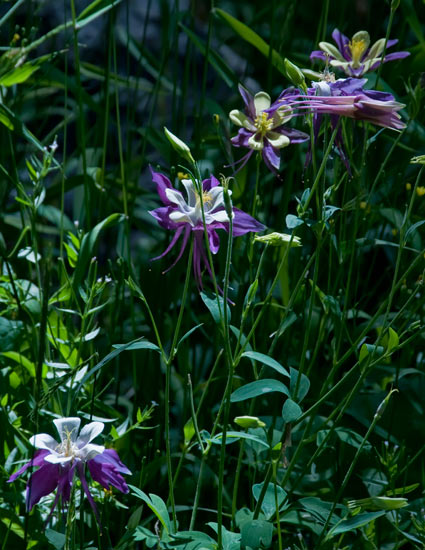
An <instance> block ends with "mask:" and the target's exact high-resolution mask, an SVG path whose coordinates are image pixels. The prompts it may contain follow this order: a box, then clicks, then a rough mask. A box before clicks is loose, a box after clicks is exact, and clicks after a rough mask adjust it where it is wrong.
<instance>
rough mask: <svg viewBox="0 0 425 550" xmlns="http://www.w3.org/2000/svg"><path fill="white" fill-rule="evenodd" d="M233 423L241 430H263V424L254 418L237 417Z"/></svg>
mask: <svg viewBox="0 0 425 550" xmlns="http://www.w3.org/2000/svg"><path fill="white" fill-rule="evenodd" d="M233 422H234V423H235V424H237V425H238V426H240V427H241V428H245V430H247V429H248V428H264V427H265V424H264V422H262V421H261V420H260V419H259V418H257V417H256V416H237V417H236V418H235V419H234V420H233Z"/></svg>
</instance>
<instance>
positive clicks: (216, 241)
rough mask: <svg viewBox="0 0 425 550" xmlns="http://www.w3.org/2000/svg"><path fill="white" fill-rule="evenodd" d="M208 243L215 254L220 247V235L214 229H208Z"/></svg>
mask: <svg viewBox="0 0 425 550" xmlns="http://www.w3.org/2000/svg"><path fill="white" fill-rule="evenodd" d="M208 243H209V245H210V250H211V252H212V253H213V254H217V252H218V250H219V248H220V237H219V236H218V233H217V231H214V229H208Z"/></svg>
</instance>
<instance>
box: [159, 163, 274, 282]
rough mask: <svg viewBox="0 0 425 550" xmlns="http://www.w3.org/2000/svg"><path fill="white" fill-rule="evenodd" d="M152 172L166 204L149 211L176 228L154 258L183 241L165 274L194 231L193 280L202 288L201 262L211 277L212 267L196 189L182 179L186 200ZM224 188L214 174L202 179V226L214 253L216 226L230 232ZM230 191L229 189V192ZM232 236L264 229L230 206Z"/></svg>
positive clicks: (216, 242)
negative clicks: (164, 248) (167, 242)
mask: <svg viewBox="0 0 425 550" xmlns="http://www.w3.org/2000/svg"><path fill="white" fill-rule="evenodd" d="M151 172H152V179H153V181H154V182H155V183H156V187H157V191H158V195H159V196H160V198H161V200H162V202H163V203H164V205H165V206H162V207H160V208H156V209H155V210H151V211H150V212H149V213H150V214H151V215H152V216H153V217H154V218H155V219H156V220H157V221H158V222H159V224H160V225H161V227H164V228H165V229H170V230H173V231H175V233H174V236H173V238H172V239H171V242H170V244H169V245H168V247H167V248H166V250H165V251H164V252H163V253H162V254H160V255H159V256H157V257H156V258H153V260H158V259H159V258H162V257H163V256H165V255H166V254H168V253H169V252H170V250H171V249H172V248H173V247H174V246H175V245H176V244H177V241H178V240H179V238H180V237H182V239H183V240H182V244H181V248H180V251H179V253H178V255H177V258H176V259H175V261H174V262H173V264H172V265H171V266H170V267H169V268H168V269H167V270H165V271H164V273H166V272H167V271H169V270H170V269H171V268H172V267H174V266H175V265H176V263H177V262H178V261H179V260H180V258H181V257H182V255H183V252H184V250H185V248H186V245H187V243H188V240H189V237H190V235H191V234H192V233H193V239H194V243H193V246H194V247H193V270H194V274H195V280H196V282H197V285H198V287H199V288H200V289H202V276H201V264H202V263H203V264H204V266H205V268H206V269H207V271H208V273H209V275H210V277H212V272H211V266H210V264H209V261H208V257H207V253H206V251H205V247H204V225H203V219H202V207H201V200H200V197H199V193H198V190H197V189H196V187H195V184H194V182H193V181H192V180H190V179H183V180H182V184H183V186H184V188H185V190H186V195H187V199H185V197H184V196H183V194H182V193H181V192H180V191H178V190H177V189H174V187H173V186H172V185H171V182H170V180H169V179H168V178H167V177H166V176H164V175H163V174H160V173H159V172H154V171H153V170H152V169H151ZM223 192H224V189H223V187H221V186H220V183H219V181H218V180H217V178H215V177H214V176H211V177H210V178H208V179H206V180H204V181H203V182H202V203H203V208H204V216H205V225H206V230H207V234H208V243H209V247H210V250H211V252H212V253H213V254H216V253H217V252H218V250H219V248H220V238H219V235H218V233H217V230H218V229H224V230H225V231H227V232H228V231H229V217H228V215H227V212H226V209H225V205H224V195H223ZM230 193H231V191H229V194H230ZM232 212H233V218H232V222H233V236H234V237H239V236H240V235H245V233H248V232H250V231H251V232H258V231H263V230H264V229H265V227H264V225H263V224H261V223H260V222H258V221H257V220H255V219H254V218H252V217H251V216H250V215H249V214H246V213H245V212H242V210H239V209H238V208H233V207H232Z"/></svg>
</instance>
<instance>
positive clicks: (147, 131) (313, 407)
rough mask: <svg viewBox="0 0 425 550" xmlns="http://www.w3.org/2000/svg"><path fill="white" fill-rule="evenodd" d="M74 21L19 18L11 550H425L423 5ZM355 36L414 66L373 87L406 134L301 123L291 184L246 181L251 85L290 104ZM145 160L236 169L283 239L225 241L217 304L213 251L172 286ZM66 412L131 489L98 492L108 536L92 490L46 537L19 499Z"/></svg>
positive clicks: (2, 459) (7, 123)
mask: <svg viewBox="0 0 425 550" xmlns="http://www.w3.org/2000/svg"><path fill="white" fill-rule="evenodd" d="M54 4H55V5H54V6H53V3H49V2H43V1H41V0H40V1H35V0H17V1H15V2H2V3H1V5H0V31H1V36H2V46H3V47H2V48H1V51H2V55H1V57H0V93H1V101H0V405H1V408H0V421H1V438H0V464H1V468H0V476H1V485H0V520H1V521H0V548H1V549H2V550H4V549H8V548H13V549H15V548H16V549H20V548H39V549H48V548H49V549H50V548H51V549H53V548H56V549H57V550H60V549H62V548H65V549H71V548H72V549H74V548H75V549H76V548H79V549H80V548H81V549H82V548H85V549H87V550H88V549H95V548H97V549H99V550H100V549H112V548H115V549H117V550H125V549H145V548H161V549H169V548H177V549H180V550H183V549H188V550H205V549H208V550H213V549H215V548H218V549H219V550H239V549H241V550H257V549H261V548H279V549H280V550H282V549H283V548H285V549H286V548H288V549H289V548H290V549H300V550H301V549H302V550H304V549H307V548H308V549H313V548H320V549H323V550H326V549H335V550H336V549H341V550H342V549H363V548H364V549H367V550H369V549H379V550H396V549H401V548H406V549H407V548H415V549H420V548H423V547H424V545H425V515H424V509H425V498H424V495H423V489H424V475H425V474H424V468H423V453H424V451H425V439H424V433H425V405H424V399H423V396H424V391H425V381H424V374H425V355H424V352H423V345H424V336H423V334H424V328H425V294H424V290H423V281H424V262H425V238H424V230H425V202H424V201H425V181H424V179H423V170H424V164H425V160H424V158H423V157H422V158H420V157H419V158H416V160H415V159H414V161H413V162H412V158H414V157H418V155H421V154H423V153H425V147H424V144H425V115H424V111H423V101H422V99H423V95H424V93H425V82H424V73H421V71H422V70H423V67H424V66H425V29H424V26H423V24H422V23H421V21H423V20H424V16H425V13H424V4H423V2H419V0H416V1H415V0H401V1H400V2H397V1H395V0H393V1H392V2H387V1H383V0H379V1H378V0H364V1H360V0H358V1H356V2H347V1H345V0H340V1H338V2H336V1H335V0H333V1H331V0H327V1H323V2H317V1H315V0H299V1H298V2H297V1H295V0H285V1H283V0H282V1H279V0H270V1H268V2H256V1H254V0H252V1H250V0H247V1H246V2H236V1H231V0H229V1H224V0H223V1H217V2H212V4H213V5H211V4H210V2H206V1H205V2H204V1H199V2H198V1H194V2H191V3H189V2H183V1H181V0H180V1H179V0H175V1H166V0H161V1H160V0H153V1H152V0H145V1H143V2H135V1H133V2H132V1H131V0H121V1H120V0H115V1H113V0H96V1H94V2H92V3H89V2H79V3H78V2H75V4H74V0H69V2H68V0H66V1H64V2H63V3H62V2H59V3H56V2H55V3H54ZM59 4H60V5H59ZM189 4H190V5H189ZM336 27H337V28H339V29H340V30H341V31H342V32H344V33H345V34H347V35H348V36H350V37H351V36H352V35H353V34H354V33H355V32H357V31H359V30H367V31H368V32H369V34H370V36H371V39H372V42H374V41H375V40H378V39H379V38H383V37H385V36H386V38H387V39H388V38H398V39H399V43H398V44H397V45H396V46H395V47H394V48H393V49H394V50H399V51H400V50H404V51H408V52H410V56H409V57H406V58H405V59H400V60H397V61H393V62H391V63H388V64H385V65H382V66H380V67H379V68H378V69H377V70H375V71H372V72H369V73H368V74H366V75H365V78H367V84H366V87H367V88H368V89H374V88H376V89H378V90H381V91H384V92H390V93H392V94H393V95H394V96H395V98H396V100H397V101H400V102H402V103H403V104H404V105H405V107H404V108H403V109H402V110H401V111H400V114H401V117H402V119H403V121H404V122H405V123H406V127H405V128H404V129H402V130H401V131H399V132H397V131H394V130H391V129H387V128H380V127H379V126H376V125H372V124H369V123H366V122H363V121H361V120H359V121H354V120H353V119H351V118H343V117H341V119H340V120H339V122H338V125H337V129H336V130H333V127H332V125H331V123H330V122H329V118H328V117H327V116H326V115H325V116H324V123H323V124H322V126H321V129H320V133H319V135H318V136H316V138H317V139H314V132H313V130H312V128H311V125H312V117H311V116H310V115H307V116H306V117H301V116H300V117H294V120H295V119H296V120H295V122H294V120H293V121H291V124H292V126H293V127H296V128H297V129H298V130H300V131H304V132H306V133H307V134H308V135H309V136H311V137H312V138H313V139H312V140H311V141H310V142H304V143H300V144H291V145H289V146H288V147H285V148H283V149H282V150H281V164H280V171H279V173H278V174H274V173H273V172H271V171H269V170H268V169H267V167H266V165H265V164H264V163H263V162H262V157H261V155H260V154H258V155H257V154H253V155H252V157H251V158H250V159H249V161H248V162H247V164H246V165H245V166H244V167H243V168H242V169H241V170H239V171H238V172H237V173H235V171H234V169H233V168H232V166H233V163H234V162H235V161H236V160H237V159H240V158H241V157H242V156H243V154H245V153H246V152H247V151H246V150H244V149H237V148H234V147H232V145H231V142H230V137H232V136H234V135H235V134H236V132H237V130H238V128H236V127H235V126H234V125H232V124H231V122H230V120H229V117H228V114H229V112H230V111H231V110H232V109H240V110H242V109H243V104H242V99H241V97H240V95H239V93H238V83H242V84H243V85H244V86H245V87H246V88H248V89H249V90H250V91H251V92H252V93H255V92H258V91H259V90H266V91H267V92H268V93H269V94H270V96H271V97H272V100H274V99H276V98H277V96H278V95H279V94H280V92H281V91H282V90H283V89H284V88H288V87H289V86H291V85H292V84H294V83H295V84H297V85H300V83H302V79H303V77H301V76H300V75H299V74H298V72H297V70H296V68H293V69H292V72H291V69H290V67H289V69H288V62H286V63H285V60H290V61H291V62H292V63H294V64H295V65H296V66H297V67H301V68H302V69H314V70H315V71H317V70H319V64H317V63H316V64H314V65H312V63H311V62H310V60H309V55H310V52H311V51H312V50H315V49H317V47H318V43H319V42H321V41H324V40H326V41H331V33H332V31H333V29H334V28H336ZM391 51H392V50H391ZM322 69H323V67H320V70H322ZM288 71H289V72H288ZM297 74H298V76H299V78H300V82H293V80H294V78H297ZM306 75H307V76H306V78H307V83H308V85H310V80H309V73H308V72H307V73H306ZM338 76H343V75H342V74H340V73H338V74H337V77H338ZM288 77H289V78H288ZM290 79H292V82H291V80H290ZM164 126H166V127H167V128H169V129H170V131H171V132H173V134H174V135H176V136H178V138H180V139H181V140H183V142H184V143H187V144H188V146H189V147H190V154H188V153H187V152H186V153H184V154H183V155H180V154H179V151H178V150H175V148H173V147H172V146H171V144H170V141H169V140H168V139H167V137H166V135H165V134H164V132H163V127H164ZM337 132H341V135H342V136H343V141H344V144H345V152H346V154H347V158H348V162H349V166H350V171H348V170H347V167H346V165H345V163H344V162H343V159H342V158H341V156H340V154H339V151H338V150H337V148H335V147H334V145H335V143H336V141H335V140H337V139H338V138H337ZM338 135H339V134H338ZM177 149H178V147H177ZM310 152H311V153H312V154H311V157H312V159H311V162H306V157H308V156H309V154H310ZM191 155H193V158H194V159H195V161H196V162H195V163H192V160H191V159H192V157H191ZM149 166H151V168H152V169H154V170H155V171H158V172H161V173H163V174H165V175H167V176H168V177H169V178H170V180H171V182H172V183H173V185H175V187H176V188H177V189H180V190H182V189H183V188H182V184H181V180H182V179H184V178H185V177H189V176H190V175H192V174H194V176H193V177H194V180H195V183H197V184H199V181H200V180H201V179H202V178H207V177H209V176H210V175H211V174H215V176H216V177H217V178H218V177H219V175H220V174H224V176H226V178H229V179H222V180H221V182H222V183H223V185H224V187H225V188H226V186H227V185H228V186H229V189H230V190H231V192H232V194H231V201H232V204H233V206H234V207H236V208H240V209H242V210H243V211H245V212H249V213H251V214H252V215H253V216H254V217H255V218H256V219H257V220H259V221H260V222H261V223H263V224H264V225H265V226H267V230H266V231H265V232H264V233H262V235H267V234H269V233H271V232H279V233H281V234H282V233H285V234H287V239H289V240H286V241H285V242H282V241H279V242H270V241H269V242H267V240H266V241H261V238H260V239H255V233H253V232H251V233H247V234H246V235H243V236H239V237H237V238H235V239H232V238H231V236H230V237H229V231H230V233H231V226H232V224H230V229H229V228H228V229H227V230H226V231H224V230H219V231H218V233H219V237H220V244H221V246H220V250H219V252H218V253H217V254H214V255H211V254H208V257H209V260H210V263H211V265H212V267H213V277H210V275H209V273H208V269H204V271H203V273H202V283H203V289H202V292H201V289H200V288H199V282H198V284H197V281H196V275H195V277H194V276H193V270H192V258H193V255H194V253H195V255H196V247H195V252H194V245H193V244H188V246H187V247H186V250H185V251H184V255H183V256H182V259H181V260H180V261H179V262H177V264H176V265H175V266H174V267H173V268H172V269H171V270H170V271H169V272H167V273H163V272H164V271H165V270H166V269H167V268H168V267H169V266H170V265H171V264H172V262H173V261H174V260H175V259H176V258H177V255H178V252H179V245H177V247H176V248H174V249H173V250H172V251H171V252H170V253H169V255H167V256H165V257H164V258H161V259H157V260H155V261H152V260H153V258H155V257H156V256H158V255H159V254H161V253H162V252H163V251H164V250H165V249H166V247H167V246H168V245H169V244H170V242H171V239H172V234H171V233H170V232H169V231H167V230H166V229H163V228H162V227H160V226H159V225H158V223H157V222H156V220H155V219H154V218H153V217H152V215H150V213H149V211H152V210H154V209H156V208H158V207H159V206H162V204H161V202H160V198H159V196H158V193H157V191H156V189H155V186H154V184H153V183H152V176H151V172H150V170H149ZM185 174H186V175H185ZM223 196H224V197H225V198H224V200H225V202H226V201H230V198H229V197H228V195H227V194H226V192H224V195H223ZM206 197H207V198H206V199H205V197H204V198H203V199H202V200H209V198H208V196H206ZM201 204H202V202H201ZM229 204H230V203H229V202H226V208H227V209H229V208H231V205H229ZM226 211H228V210H226ZM192 232H193V233H195V232H194V231H192ZM291 236H292V237H291ZM190 238H192V236H190ZM282 238H284V237H282V236H281V237H280V239H282ZM276 239H277V240H279V237H276ZM276 244H277V246H275V245H276ZM297 245H298V246H297ZM207 252H209V251H207ZM211 260H212V261H211ZM218 286H220V287H222V288H223V291H222V292H220V291H218ZM223 294H224V297H223ZM60 417H80V418H81V419H82V424H86V423H88V422H90V421H93V420H94V421H100V422H103V423H105V429H104V431H103V433H102V435H100V436H99V437H98V439H97V440H96V442H98V443H99V444H100V443H102V444H103V445H105V447H107V448H112V449H115V450H116V451H117V452H118V453H119V456H120V458H121V460H122V461H123V463H124V464H125V465H126V466H128V468H129V469H130V470H131V472H132V475H131V476H128V475H127V476H125V477H126V481H127V482H128V484H129V487H130V491H129V493H126V494H123V493H120V492H119V491H117V490H115V489H111V490H106V489H104V488H102V487H101V485H99V484H98V483H96V482H93V481H92V480H91V479H90V476H89V475H87V481H88V483H89V484H90V490H91V494H92V495H93V498H94V500H95V503H96V507H97V509H98V510H99V513H100V525H99V523H98V522H97V521H96V518H95V515H94V514H93V511H92V508H91V506H90V504H89V502H88V499H87V498H86V495H85V492H84V487H83V484H82V483H81V482H80V481H79V479H78V477H75V478H74V485H73V490H72V493H71V499H70V502H69V503H68V504H66V503H65V502H59V503H58V504H59V505H58V506H57V507H56V509H55V511H54V512H53V513H52V514H51V515H50V512H51V508H52V505H53V502H54V499H55V493H54V492H51V491H50V493H51V494H49V496H45V497H43V498H42V499H41V500H40V502H39V503H38V504H36V505H35V506H34V508H33V509H32V510H31V512H28V511H27V510H26V506H25V488H26V485H27V482H28V479H29V473H30V472H27V474H26V475H25V476H22V477H21V478H19V479H17V480H16V481H14V482H13V483H10V484H9V483H7V480H8V478H9V477H10V476H11V475H12V474H13V473H14V472H15V471H16V470H17V469H18V467H20V466H22V464H24V463H25V462H27V461H28V460H30V459H31V458H32V457H33V454H34V448H33V447H32V445H31V444H30V442H29V439H30V437H31V436H32V435H34V434H39V433H48V434H51V435H52V436H55V435H56V434H55V433H54V428H53V424H52V420H53V419H55V418H56V419H57V418H60Z"/></svg>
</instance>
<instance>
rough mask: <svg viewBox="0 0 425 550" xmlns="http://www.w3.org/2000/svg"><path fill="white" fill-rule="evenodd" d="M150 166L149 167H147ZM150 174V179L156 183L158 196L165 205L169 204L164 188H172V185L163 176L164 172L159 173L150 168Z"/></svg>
mask: <svg viewBox="0 0 425 550" xmlns="http://www.w3.org/2000/svg"><path fill="white" fill-rule="evenodd" d="M149 168H150V167H149ZM150 171H151V174H152V181H154V182H155V183H156V190H157V192H158V195H159V196H160V198H161V200H162V202H163V203H164V204H166V205H169V204H170V201H169V200H168V198H167V195H166V194H165V190H166V189H172V187H173V186H172V185H171V182H170V180H169V179H168V178H167V177H166V176H164V174H160V173H159V172H155V171H154V170H152V168H150Z"/></svg>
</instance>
